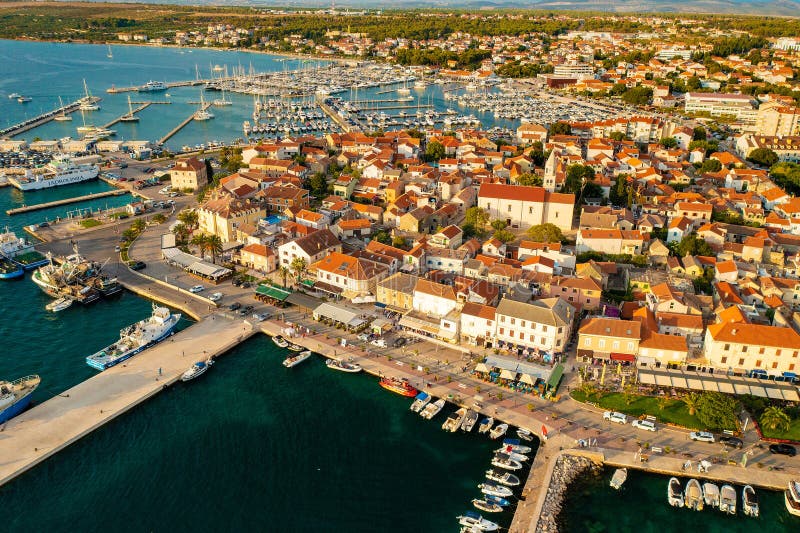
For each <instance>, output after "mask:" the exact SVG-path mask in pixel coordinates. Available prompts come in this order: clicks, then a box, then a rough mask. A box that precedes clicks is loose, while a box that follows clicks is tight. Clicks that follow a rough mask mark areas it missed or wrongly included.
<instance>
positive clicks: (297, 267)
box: [289, 257, 307, 281]
mask: <svg viewBox="0 0 800 533" xmlns="http://www.w3.org/2000/svg"><path fill="white" fill-rule="evenodd" d="M306 266H307V264H306V260H305V259H303V258H302V257H295V258H294V259H292V263H291V265H289V267H290V268H291V269H292V272H293V273H294V277H295V278H296V279H297V281H300V276H302V275H303V272H305V271H306Z"/></svg>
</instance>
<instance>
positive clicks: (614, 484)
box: [609, 468, 628, 490]
mask: <svg viewBox="0 0 800 533" xmlns="http://www.w3.org/2000/svg"><path fill="white" fill-rule="evenodd" d="M626 479H628V469H627V468H617V469H616V470H615V471H614V475H613V476H611V482H610V483H609V485H610V486H611V488H612V489H617V490H619V489H620V487H622V484H623V483H625V480H626Z"/></svg>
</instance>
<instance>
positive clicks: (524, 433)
mask: <svg viewBox="0 0 800 533" xmlns="http://www.w3.org/2000/svg"><path fill="white" fill-rule="evenodd" d="M517 437H519V438H521V439H522V440H524V441H528V442H530V441H532V440H533V433H532V432H531V430H530V429H525V428H517Z"/></svg>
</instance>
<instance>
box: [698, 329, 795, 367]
mask: <svg viewBox="0 0 800 533" xmlns="http://www.w3.org/2000/svg"><path fill="white" fill-rule="evenodd" d="M703 355H704V356H705V358H706V360H707V361H708V363H709V364H710V365H711V366H713V367H714V368H716V369H719V370H720V371H722V372H723V373H732V374H735V375H740V376H741V375H751V374H753V373H756V374H760V375H762V376H765V377H766V376H775V377H777V376H782V375H783V374H784V372H786V373H792V374H795V373H796V372H797V371H798V370H800V334H798V333H797V332H796V331H795V330H793V329H791V328H782V327H777V326H765V325H761V324H749V323H746V322H729V321H723V322H719V323H716V324H711V325H709V326H708V328H706V336H705V340H704V343H703Z"/></svg>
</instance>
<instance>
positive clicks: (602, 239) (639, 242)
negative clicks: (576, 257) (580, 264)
mask: <svg viewBox="0 0 800 533" xmlns="http://www.w3.org/2000/svg"><path fill="white" fill-rule="evenodd" d="M575 251H576V252H577V253H579V254H580V253H583V252H600V253H605V254H615V255H616V254H630V255H639V254H641V253H643V252H644V236H643V235H642V233H641V232H640V231H639V230H630V231H623V230H618V229H594V230H583V229H581V230H578V239H577V241H576V243H575Z"/></svg>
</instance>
